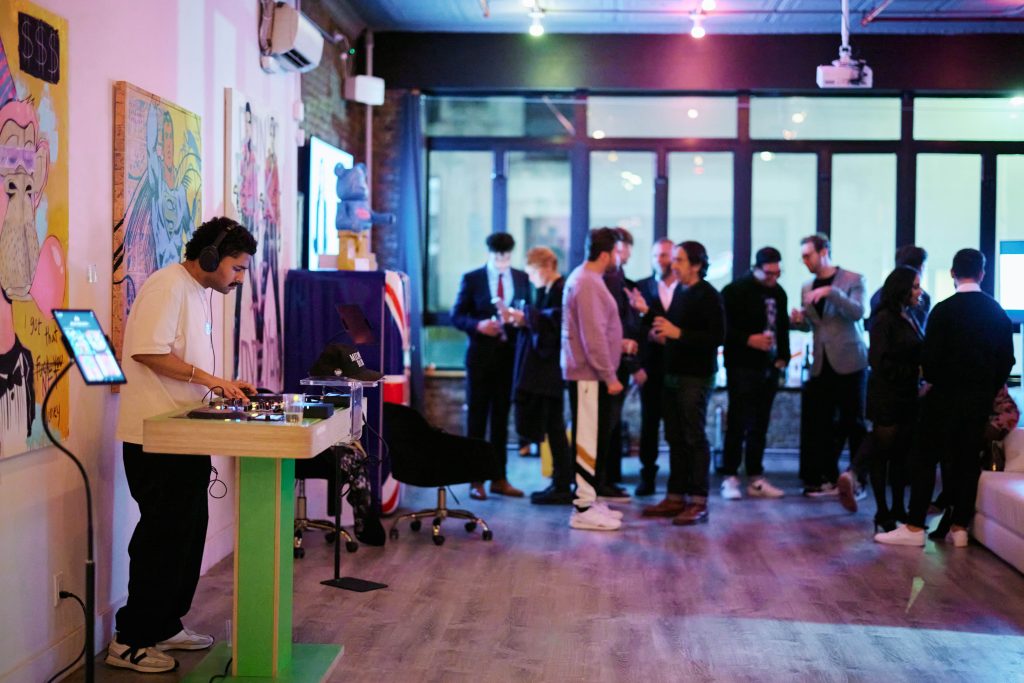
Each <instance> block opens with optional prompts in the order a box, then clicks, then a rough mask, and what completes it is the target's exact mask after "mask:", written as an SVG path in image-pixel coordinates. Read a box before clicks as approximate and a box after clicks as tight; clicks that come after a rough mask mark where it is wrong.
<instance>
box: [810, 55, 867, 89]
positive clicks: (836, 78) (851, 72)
mask: <svg viewBox="0 0 1024 683" xmlns="http://www.w3.org/2000/svg"><path fill="white" fill-rule="evenodd" d="M817 82H818V87H819V88H870V87H871V67H870V66H868V64H867V62H866V61H864V60H863V59H852V58H851V57H850V48H849V46H846V45H844V46H843V47H840V48H839V59H836V60H834V61H833V62H832V63H831V64H823V65H821V66H819V67H818V76H817Z"/></svg>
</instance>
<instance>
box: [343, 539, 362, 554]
mask: <svg viewBox="0 0 1024 683" xmlns="http://www.w3.org/2000/svg"><path fill="white" fill-rule="evenodd" d="M345 550H347V551H349V552H350V553H354V552H355V551H357V550H359V544H358V543H356V542H355V541H345Z"/></svg>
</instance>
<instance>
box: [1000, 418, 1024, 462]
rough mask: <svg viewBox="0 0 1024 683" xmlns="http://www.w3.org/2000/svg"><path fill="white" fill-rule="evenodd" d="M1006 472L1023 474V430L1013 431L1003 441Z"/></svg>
mask: <svg viewBox="0 0 1024 683" xmlns="http://www.w3.org/2000/svg"><path fill="white" fill-rule="evenodd" d="M1003 449H1004V450H1005V451H1006V471H1007V472H1024V429H1014V430H1013V431H1012V432H1010V433H1009V434H1008V435H1007V436H1006V439H1004V440H1003Z"/></svg>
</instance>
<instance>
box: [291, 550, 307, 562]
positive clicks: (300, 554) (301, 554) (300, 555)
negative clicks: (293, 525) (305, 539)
mask: <svg viewBox="0 0 1024 683" xmlns="http://www.w3.org/2000/svg"><path fill="white" fill-rule="evenodd" d="M305 556H306V549H305V548H292V557H294V558H295V559H296V560H301V559H302V558H304V557H305Z"/></svg>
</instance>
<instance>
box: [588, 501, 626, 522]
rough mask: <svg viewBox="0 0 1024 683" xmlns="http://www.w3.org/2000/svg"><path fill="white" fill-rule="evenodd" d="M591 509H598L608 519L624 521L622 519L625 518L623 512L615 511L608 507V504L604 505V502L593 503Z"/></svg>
mask: <svg viewBox="0 0 1024 683" xmlns="http://www.w3.org/2000/svg"><path fill="white" fill-rule="evenodd" d="M590 507H592V508H597V510H598V511H599V512H600V513H601V514H602V515H605V516H606V517H611V518H612V519H622V517H623V515H622V512H621V511H619V510H614V509H612V508H610V507H608V503H604V502H602V501H600V500H598V501H595V502H593V503H591V504H590Z"/></svg>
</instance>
